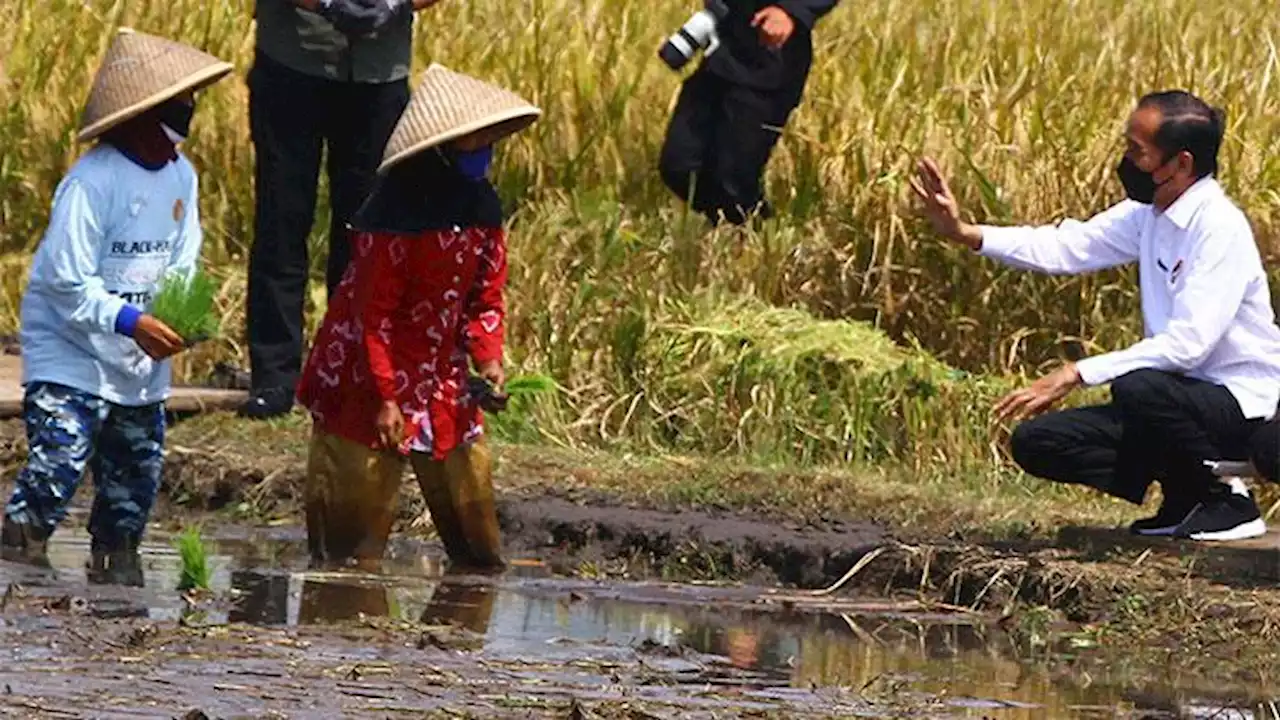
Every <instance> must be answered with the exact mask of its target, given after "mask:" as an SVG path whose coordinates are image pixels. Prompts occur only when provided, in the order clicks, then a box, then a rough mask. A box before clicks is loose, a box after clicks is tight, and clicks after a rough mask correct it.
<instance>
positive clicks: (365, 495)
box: [304, 431, 404, 570]
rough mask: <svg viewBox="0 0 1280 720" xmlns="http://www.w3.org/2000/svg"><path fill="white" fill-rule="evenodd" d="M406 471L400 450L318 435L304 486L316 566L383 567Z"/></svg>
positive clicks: (312, 556) (313, 557) (311, 550)
mask: <svg viewBox="0 0 1280 720" xmlns="http://www.w3.org/2000/svg"><path fill="white" fill-rule="evenodd" d="M403 475H404V461H403V459H402V458H401V457H400V456H399V455H398V454H396V453H388V452H382V451H378V450H373V449H371V448H368V447H365V446H364V445H360V444H359V443H354V442H351V441H349V440H346V439H344V438H341V437H338V436H336V435H329V434H327V433H323V432H318V431H317V432H315V433H314V434H313V436H312V440H311V449H310V454H309V457H308V459H307V479H306V485H305V489H304V504H305V508H306V519H307V546H308V548H309V549H310V552H311V565H312V567H316V568H331V567H352V566H355V567H358V568H360V569H363V570H377V569H378V567H379V566H380V565H381V562H382V555H383V552H384V551H385V550H386V547H387V540H388V539H389V538H390V536H391V527H392V525H393V524H394V522H395V518H396V500H397V497H398V495H399V492H400V480H401V478H402V476H403Z"/></svg>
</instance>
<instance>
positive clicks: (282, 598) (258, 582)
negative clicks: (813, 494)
mask: <svg viewBox="0 0 1280 720" xmlns="http://www.w3.org/2000/svg"><path fill="white" fill-rule="evenodd" d="M301 546H302V542H301V539H300V538H293V539H286V540H283V541H282V540H279V539H273V540H272V541H269V542H265V543H264V542H254V541H251V540H249V539H243V538H242V539H239V540H233V541H222V542H218V543H216V544H215V552H214V553H212V554H211V555H210V557H209V562H210V565H211V567H212V570H213V585H214V590H215V591H217V592H220V593H225V592H226V591H228V590H234V591H235V593H234V595H236V602H235V605H234V607H231V608H228V609H227V612H226V616H225V618H226V620H228V621H231V622H245V623H255V624H264V625H298V624H322V623H341V622H350V621H352V620H355V619H358V618H359V617H360V616H361V615H364V616H385V617H390V618H393V619H396V620H404V621H418V622H421V623H424V624H429V625H441V624H450V625H456V626H460V627H462V628H465V629H467V630H469V631H471V632H474V633H477V634H479V635H481V636H483V646H482V650H481V651H480V652H481V653H483V655H484V656H485V657H489V658H496V659H518V660H545V661H547V662H551V663H557V662H568V661H571V660H579V659H583V658H589V659H600V660H610V659H620V660H634V658H635V655H636V653H641V654H645V655H652V654H657V655H660V656H676V657H678V658H682V659H672V658H666V657H655V658H653V662H648V663H647V664H648V665H651V666H653V667H666V668H669V670H668V672H672V673H674V675H673V676H672V679H671V682H704V683H705V682H713V681H728V680H727V679H726V676H733V681H734V682H738V683H740V684H743V685H744V691H746V692H752V693H756V694H766V695H770V694H771V695H772V696H774V697H780V698H781V697H785V693H786V692H787V690H786V689H785V688H779V687H777V686H779V685H790V686H792V687H793V688H807V687H810V686H817V687H832V686H840V687H850V688H854V689H862V690H864V691H865V692H867V693H880V692H883V693H888V694H894V693H897V692H900V691H902V689H903V688H907V689H908V690H907V691H909V692H923V693H932V694H934V695H935V696H936V697H939V698H945V699H946V702H947V703H948V704H950V706H951V710H952V711H960V712H969V713H972V714H974V715H976V716H981V715H984V714H985V715H990V714H992V712H993V711H995V713H996V714H997V715H998V716H999V717H1001V718H1022V717H1027V718H1030V717H1063V716H1066V717H1070V716H1076V715H1079V714H1080V708H1081V707H1082V706H1094V707H1098V706H1101V707H1106V708H1116V707H1119V706H1126V707H1137V708H1139V709H1140V711H1141V710H1146V711H1148V712H1150V711H1156V712H1161V713H1172V714H1173V715H1175V716H1176V715H1177V714H1178V713H1183V714H1186V713H1190V714H1192V715H1193V716H1208V715H1209V714H1212V713H1205V712H1203V711H1200V710H1191V708H1192V707H1193V706H1199V707H1201V708H1215V709H1220V708H1217V707H1216V706H1217V705H1228V706H1229V705H1230V703H1225V702H1223V703H1214V702H1212V701H1207V700H1205V699H1204V698H1205V697H1206V696H1208V697H1212V696H1213V695H1214V694H1215V693H1217V692H1220V691H1219V689H1217V688H1202V686H1201V685H1202V684H1201V682H1200V681H1199V680H1198V679H1197V678H1180V677H1164V678H1162V679H1161V681H1162V682H1163V683H1164V684H1165V687H1158V686H1157V687H1156V688H1154V690H1155V692H1148V690H1149V689H1148V688H1136V687H1135V686H1134V683H1133V682H1132V681H1131V680H1130V679H1129V678H1127V677H1125V676H1123V675H1121V674H1120V672H1119V671H1117V672H1116V673H1115V676H1114V677H1102V678H1097V677H1095V678H1092V683H1093V684H1092V685H1091V686H1088V687H1081V686H1080V685H1081V684H1080V683H1078V682H1076V681H1073V680H1069V679H1068V680H1064V679H1063V678H1057V677H1053V676H1051V675H1049V674H1048V673H1047V672H1044V671H1042V670H1040V669H1037V668H1036V667H1034V666H1033V665H1030V664H1028V663H1026V662H1019V661H1018V659H1017V654H1016V650H1015V649H1014V648H1013V647H1012V646H1011V645H1010V643H1009V641H1008V639H1007V638H1006V637H1005V636H1004V635H1003V634H1002V633H1000V632H999V631H997V630H994V629H991V628H988V627H986V626H983V625H973V624H965V623H947V622H936V621H930V622H925V621H915V620H911V619H901V618H897V619H895V618H888V617H884V616H865V615H864V616H856V617H852V616H846V615H840V614H823V613H817V612H815V613H793V614H790V615H779V614H772V613H767V612H763V611H759V610H754V609H747V608H742V609H736V608H734V607H731V606H722V605H720V604H717V603H716V602H714V601H713V600H710V599H708V600H707V601H705V602H700V603H686V604H661V603H658V602H643V601H641V600H639V599H638V598H639V597H641V595H642V594H643V593H645V591H644V590H638V589H636V588H635V587H633V586H627V585H607V584H606V585H600V586H596V587H594V588H591V587H585V588H584V586H578V588H579V592H575V593H573V594H571V593H570V592H569V591H568V589H567V588H566V587H565V586H564V585H558V584H557V583H556V582H554V581H552V582H547V583H543V584H541V588H542V589H539V588H538V587H535V586H536V585H537V584H536V583H535V584H534V585H535V586H530V585H528V584H523V585H522V584H521V582H520V580H519V577H520V576H521V575H525V574H527V573H529V572H532V571H529V570H523V569H519V568H514V569H513V570H512V571H511V572H508V573H507V574H506V576H505V577H504V578H501V579H498V580H497V581H496V582H497V583H498V584H496V585H495V584H494V582H495V579H493V578H489V579H478V578H467V577H463V576H453V575H447V574H445V575H441V573H440V565H439V562H438V560H439V557H438V556H434V555H430V554H427V553H421V552H419V553H416V554H415V553H413V552H410V551H409V550H405V551H404V552H403V554H401V555H399V556H398V557H396V558H394V559H393V560H392V562H391V563H390V564H389V567H388V570H389V571H390V568H391V567H394V568H402V569H403V570H401V572H403V573H404V574H402V575H399V576H392V575H390V574H388V575H382V576H379V575H373V576H364V575H356V574H348V573H311V572H305V571H303V570H304V568H305V560H306V558H305V554H304V553H302V552H300V551H299V548H300V547H301ZM143 554H144V558H143V562H144V566H145V569H146V582H147V586H148V587H147V588H146V590H145V592H146V599H145V600H141V601H140V600H139V599H138V598H137V597H134V596H130V597H131V599H128V600H125V599H106V598H105V597H93V598H91V605H92V612H94V613H95V614H98V615H100V616H116V617H118V616H139V617H141V616H147V617H150V618H151V619H176V618H177V617H178V615H179V613H180V611H181V609H182V607H183V606H182V604H181V600H180V598H178V596H177V593H176V592H174V587H175V584H176V582H177V578H178V575H179V565H180V561H179V558H178V557H177V554H176V553H175V552H174V551H173V550H172V549H171V548H169V547H167V546H166V545H164V544H161V543H157V542H154V541H153V542H152V543H149V544H148V545H147V546H146V547H144V549H143ZM50 557H51V559H52V560H53V562H54V565H55V568H56V569H57V571H58V573H59V576H60V578H61V580H62V581H65V580H67V579H71V580H80V581H83V580H84V579H85V561H86V559H87V557H88V543H87V538H83V539H79V540H77V539H76V537H75V535H74V534H72V533H64V534H60V537H59V539H58V540H57V541H55V543H54V544H53V546H52V547H51V549H50ZM548 589H549V590H548ZM610 589H611V591H612V592H613V593H614V594H616V595H617V597H600V596H594V595H593V594H592V590H596V591H607V590H610ZM95 592H96V591H95ZM694 592H698V593H701V592H702V591H701V590H699V591H694ZM209 619H210V621H211V622H218V621H219V618H218V617H217V613H216V612H214V613H211V615H210V618H209ZM664 663H665V664H664ZM670 668H676V669H674V670H671V669H670ZM680 668H684V669H680ZM690 668H691V669H690ZM682 673H686V674H682ZM687 673H692V674H687ZM751 688H754V689H751ZM1189 688H1194V689H1195V691H1192V690H1190V689H1189ZM1202 689H1203V690H1208V692H1199V690H1202ZM1137 690H1142V691H1143V692H1144V693H1145V694H1138V693H1137V692H1136V691H1137ZM1241 704H1242V703H1235V705H1236V706H1237V707H1238V706H1240V705H1241ZM1138 716H1141V712H1140V713H1139V715H1138ZM1224 716H1225V715H1224ZM1240 716H1243V717H1273V715H1270V714H1267V713H1265V712H1263V711H1262V710H1261V709H1259V711H1257V712H1250V713H1245V714H1242V715H1240Z"/></svg>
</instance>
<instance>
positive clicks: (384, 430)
mask: <svg viewBox="0 0 1280 720" xmlns="http://www.w3.org/2000/svg"><path fill="white" fill-rule="evenodd" d="M376 426H377V428H378V443H379V444H380V446H381V447H382V448H383V449H385V450H395V449H396V448H398V447H400V443H402V442H404V413H402V412H400V405H399V404H398V403H396V401H394V400H387V401H385V402H383V403H382V407H380V408H378V420H377V423H376Z"/></svg>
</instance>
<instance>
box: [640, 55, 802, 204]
mask: <svg viewBox="0 0 1280 720" xmlns="http://www.w3.org/2000/svg"><path fill="white" fill-rule="evenodd" d="M794 96H795V93H793V92H790V91H786V92H769V91H764V90H757V89H754V88H750V87H744V86H741V85H736V84H733V83H730V82H728V81H727V80H725V79H723V78H721V77H719V76H717V75H714V74H712V73H710V72H708V71H706V70H698V71H697V72H695V73H694V74H692V75H690V76H689V78H688V79H686V80H685V81H684V85H683V87H682V88H681V90H680V97H679V99H678V100H677V102H676V108H675V111H674V112H673V113H672V116H671V121H670V123H669V124H668V125H667V135H666V139H665V141H664V142H663V146H662V154H661V158H660V159H659V162H658V168H659V171H660V173H661V175H662V181H663V183H665V184H666V186H667V187H668V188H670V189H671V191H672V192H674V193H675V194H676V195H678V196H679V197H680V199H681V200H686V201H690V206H691V207H692V208H693V209H694V210H696V211H697V212H700V213H702V214H704V215H706V216H707V217H708V218H710V219H711V221H712V222H717V221H718V219H719V216H720V215H721V214H723V216H724V219H725V220H728V221H729V222H732V223H734V224H741V223H743V222H745V221H746V219H747V217H748V216H750V215H751V214H752V213H759V214H760V215H762V216H764V217H768V216H769V215H770V214H772V210H771V208H770V207H769V204H768V203H767V202H766V201H765V200H764V198H763V189H762V181H763V176H764V169H765V165H766V164H767V163H768V162H769V156H770V155H771V154H772V153H773V148H774V146H775V145H776V144H777V143H778V137H779V136H780V134H781V131H782V128H783V126H784V125H786V122H787V118H788V117H789V116H790V115H791V111H792V109H793V108H794V107H795V103H794V101H793V98H794ZM691 191H692V195H691Z"/></svg>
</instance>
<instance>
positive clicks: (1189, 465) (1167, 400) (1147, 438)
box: [1011, 370, 1262, 504]
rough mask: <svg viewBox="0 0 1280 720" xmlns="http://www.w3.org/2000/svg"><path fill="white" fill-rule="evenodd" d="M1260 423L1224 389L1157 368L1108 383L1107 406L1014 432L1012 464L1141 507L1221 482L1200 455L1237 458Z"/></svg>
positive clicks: (1197, 495)
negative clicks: (1156, 491) (1153, 497)
mask: <svg viewBox="0 0 1280 720" xmlns="http://www.w3.org/2000/svg"><path fill="white" fill-rule="evenodd" d="M1261 425H1262V422H1261V420H1246V419H1245V417H1244V413H1242V412H1241V411H1240V405H1239V404H1238V403H1237V402H1236V399H1235V397H1234V396H1232V395H1231V393H1230V392H1229V391H1228V390H1227V389H1226V388H1224V387H1222V386H1220V385H1214V384H1212V383H1206V382H1201V381H1199V380H1193V379H1190V378H1186V377H1183V376H1180V375H1174V374H1171V373H1165V372H1160V371H1157V370H1138V371H1135V372H1131V373H1129V374H1127V375H1124V376H1122V377H1119V378H1116V380H1114V381H1113V382H1112V383H1111V403H1110V404H1108V405H1100V406H1092V407H1083V408H1072V409H1069V410H1063V411H1060V412H1053V413H1048V414H1046V415H1042V416H1040V417H1036V418H1033V419H1031V420H1028V421H1026V422H1024V423H1022V424H1021V425H1019V426H1018V427H1017V429H1016V430H1014V433H1013V438H1012V443H1011V444H1012V448H1011V449H1012V452H1013V458H1014V461H1015V462H1017V463H1018V465H1019V466H1020V467H1022V469H1023V470H1025V471H1026V472H1027V473H1029V474H1031V475H1035V476H1036V477H1041V478H1044V479H1047V480H1055V481H1057V482H1064V483H1076V484H1081V485H1088V486H1090V487H1094V488H1097V489H1098V490H1101V491H1103V492H1106V493H1109V494H1111V495H1114V496H1116V497H1119V498H1122V499H1124V500H1128V501H1129V502H1132V503H1135V504H1141V503H1142V501H1143V499H1144V497H1145V496H1146V491H1147V487H1148V486H1149V485H1150V484H1151V482H1152V481H1153V480H1157V479H1158V480H1160V482H1161V486H1162V489H1163V490H1164V494H1165V495H1166V496H1167V497H1168V496H1173V495H1178V496H1180V497H1181V499H1184V500H1186V499H1193V500H1199V499H1201V498H1203V497H1204V496H1205V495H1207V494H1210V493H1213V492H1216V491H1218V490H1219V489H1220V488H1222V487H1224V486H1223V485H1222V483H1221V482H1219V481H1218V480H1217V479H1216V478H1215V477H1214V475H1213V473H1212V472H1211V471H1210V470H1209V469H1208V468H1206V467H1205V466H1204V461H1206V460H1244V459H1246V458H1248V456H1249V441H1250V438H1251V436H1252V434H1253V432H1254V431H1255V430H1256V429H1257V428H1259V427H1261Z"/></svg>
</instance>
